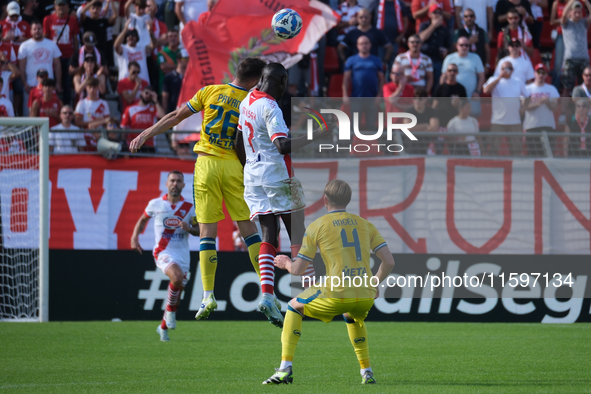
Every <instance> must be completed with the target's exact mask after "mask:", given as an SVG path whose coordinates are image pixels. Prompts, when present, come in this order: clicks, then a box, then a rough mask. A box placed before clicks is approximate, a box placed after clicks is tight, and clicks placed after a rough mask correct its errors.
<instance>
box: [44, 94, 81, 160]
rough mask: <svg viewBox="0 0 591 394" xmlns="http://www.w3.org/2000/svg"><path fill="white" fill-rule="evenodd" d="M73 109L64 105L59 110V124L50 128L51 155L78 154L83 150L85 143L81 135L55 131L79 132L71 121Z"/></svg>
mask: <svg viewBox="0 0 591 394" xmlns="http://www.w3.org/2000/svg"><path fill="white" fill-rule="evenodd" d="M73 120H74V108H72V106H71V105H64V106H63V107H62V109H61V110H60V123H59V124H57V125H55V126H53V127H52V128H51V130H52V132H51V133H49V151H50V152H52V153H78V152H80V151H82V150H84V147H85V146H86V141H85V139H84V134H82V133H68V132H63V131H56V130H80V128H79V127H78V126H75V125H74V124H73V123H72V121H73Z"/></svg>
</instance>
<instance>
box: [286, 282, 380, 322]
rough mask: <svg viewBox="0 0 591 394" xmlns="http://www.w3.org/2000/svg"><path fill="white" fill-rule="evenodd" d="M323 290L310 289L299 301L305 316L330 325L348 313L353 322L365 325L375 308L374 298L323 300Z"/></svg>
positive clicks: (303, 293)
mask: <svg viewBox="0 0 591 394" xmlns="http://www.w3.org/2000/svg"><path fill="white" fill-rule="evenodd" d="M321 295H322V289H320V288H318V287H309V288H307V289H306V290H304V291H303V292H302V293H300V294H299V295H298V297H297V301H298V302H299V303H301V304H304V315H306V316H308V317H311V318H313V319H318V320H322V321H323V322H325V323H330V322H331V321H332V319H333V318H334V317H335V316H338V315H342V314H343V313H348V314H349V316H351V318H352V319H353V320H355V321H356V322H359V323H363V321H364V320H365V318H366V317H367V314H368V313H369V310H370V309H371V307H372V306H373V301H374V300H373V298H322V296H321Z"/></svg>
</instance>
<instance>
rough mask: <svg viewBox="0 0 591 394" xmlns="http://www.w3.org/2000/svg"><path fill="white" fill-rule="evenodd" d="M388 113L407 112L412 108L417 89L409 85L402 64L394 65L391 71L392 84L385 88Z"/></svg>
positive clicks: (386, 85) (389, 83)
mask: <svg viewBox="0 0 591 394" xmlns="http://www.w3.org/2000/svg"><path fill="white" fill-rule="evenodd" d="M383 93H384V101H385V102H386V112H401V111H406V110H407V109H408V108H410V107H411V106H412V97H414V94H415V89H414V88H413V87H412V85H411V84H409V83H408V81H407V78H406V76H405V75H404V69H403V68H402V66H401V65H400V64H394V65H393V66H392V70H391V71H390V82H388V83H387V84H385V85H384V88H383Z"/></svg>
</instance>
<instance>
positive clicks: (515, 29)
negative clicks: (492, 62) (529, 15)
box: [497, 8, 534, 59]
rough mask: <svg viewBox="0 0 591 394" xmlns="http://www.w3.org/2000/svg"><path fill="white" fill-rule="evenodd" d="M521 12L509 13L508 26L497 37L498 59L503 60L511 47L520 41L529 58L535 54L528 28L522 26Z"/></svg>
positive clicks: (512, 10)
mask: <svg viewBox="0 0 591 394" xmlns="http://www.w3.org/2000/svg"><path fill="white" fill-rule="evenodd" d="M519 17H520V15H519V12H517V11H516V10H515V9H514V8H513V9H510V10H509V12H507V22H508V24H507V26H505V27H503V29H502V30H501V31H500V32H499V35H498V37H497V48H498V49H499V51H498V52H497V59H502V58H504V57H505V56H507V55H508V54H509V48H508V47H509V45H511V43H512V42H513V41H515V40H519V42H520V43H521V48H522V49H523V50H524V51H525V53H526V54H527V56H532V55H533V53H534V48H533V43H532V36H531V34H530V33H529V30H527V27H524V26H523V25H520V23H519Z"/></svg>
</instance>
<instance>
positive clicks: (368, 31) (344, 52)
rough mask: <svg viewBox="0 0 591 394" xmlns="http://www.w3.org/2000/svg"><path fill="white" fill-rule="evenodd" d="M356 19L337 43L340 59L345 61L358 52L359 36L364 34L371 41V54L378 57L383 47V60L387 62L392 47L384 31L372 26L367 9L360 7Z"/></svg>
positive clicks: (392, 52) (391, 53) (392, 50)
mask: <svg viewBox="0 0 591 394" xmlns="http://www.w3.org/2000/svg"><path fill="white" fill-rule="evenodd" d="M357 20H358V21H359V24H358V25H357V27H356V28H355V29H353V30H351V31H350V32H348V33H347V34H345V38H344V39H343V41H341V42H340V43H339V46H338V52H339V56H340V58H341V60H342V61H343V62H345V61H346V60H347V58H348V57H349V56H353V55H356V54H357V53H358V52H359V49H358V46H357V42H358V39H359V37H361V36H366V37H367V38H369V41H370V43H371V54H372V55H373V56H376V57H378V58H379V51H380V48H383V50H384V61H385V62H388V61H389V60H390V58H391V57H392V55H393V54H394V49H393V48H392V44H391V43H390V41H388V39H387V38H386V35H385V34H384V32H383V31H381V30H379V29H377V28H376V27H374V26H372V24H371V13H370V12H369V10H367V9H365V8H363V9H361V10H360V11H359V12H358V13H357Z"/></svg>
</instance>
